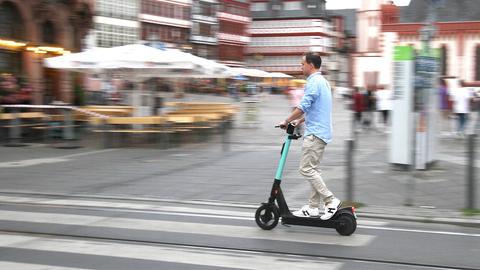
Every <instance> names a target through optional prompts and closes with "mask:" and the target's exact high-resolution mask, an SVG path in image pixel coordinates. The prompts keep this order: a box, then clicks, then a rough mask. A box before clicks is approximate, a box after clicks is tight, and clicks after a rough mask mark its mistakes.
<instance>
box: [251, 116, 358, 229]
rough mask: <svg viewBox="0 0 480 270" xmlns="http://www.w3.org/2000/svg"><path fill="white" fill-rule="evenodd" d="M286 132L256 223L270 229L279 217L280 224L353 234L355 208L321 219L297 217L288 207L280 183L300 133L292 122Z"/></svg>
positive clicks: (340, 210) (355, 225)
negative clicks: (292, 147) (328, 229)
mask: <svg viewBox="0 0 480 270" xmlns="http://www.w3.org/2000/svg"><path fill="white" fill-rule="evenodd" d="M277 127H278V126H277ZM286 132H287V136H286V137H285V142H284V143H283V146H282V151H281V158H280V161H279V164H278V168H277V172H276V175H275V180H274V182H273V187H272V191H271V192H270V197H269V199H268V202H266V203H262V205H261V206H260V207H259V208H258V209H257V211H256V212H255V221H256V223H257V225H258V226H259V227H260V228H262V229H264V230H271V229H273V228H275V227H276V226H277V224H278V221H279V219H280V218H282V221H281V222H282V224H283V225H287V226H288V225H301V226H313V227H324V228H335V230H336V231H337V232H338V233H339V234H341V235H347V236H348V235H351V234H353V233H354V232H355V230H356V228H357V217H356V214H355V208H354V207H352V206H348V207H344V208H340V209H338V211H337V212H336V213H335V214H334V215H333V216H332V217H331V218H330V219H328V220H322V219H320V217H297V216H294V215H293V214H292V213H291V212H290V210H289V209H288V205H287V202H286V201H285V198H284V197H283V192H282V189H281V187H280V183H281V182H282V173H283V168H284V166H285V162H286V160H287V155H288V150H289V149H290V144H291V141H292V140H297V139H299V138H300V137H301V135H300V134H294V132H295V126H294V125H292V124H288V126H287V128H286Z"/></svg>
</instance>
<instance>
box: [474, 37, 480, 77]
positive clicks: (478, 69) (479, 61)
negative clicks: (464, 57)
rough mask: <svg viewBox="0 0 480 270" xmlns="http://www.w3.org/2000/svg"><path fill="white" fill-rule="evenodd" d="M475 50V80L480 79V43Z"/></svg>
mask: <svg viewBox="0 0 480 270" xmlns="http://www.w3.org/2000/svg"><path fill="white" fill-rule="evenodd" d="M475 51H476V52H475V81H480V45H477V47H476V49H475Z"/></svg>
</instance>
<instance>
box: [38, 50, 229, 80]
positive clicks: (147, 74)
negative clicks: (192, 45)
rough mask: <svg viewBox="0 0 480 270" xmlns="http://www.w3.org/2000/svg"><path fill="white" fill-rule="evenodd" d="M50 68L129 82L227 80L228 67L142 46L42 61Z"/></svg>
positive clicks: (182, 54)
mask: <svg viewBox="0 0 480 270" xmlns="http://www.w3.org/2000/svg"><path fill="white" fill-rule="evenodd" d="M44 65H45V66H46V67H49V68H56V69H64V70H70V71H76V72H83V73H108V74H119V75H125V76H128V77H129V78H130V79H132V80H143V79H146V78H151V77H170V78H172V77H211V78H214V77H228V76H229V75H230V73H227V71H228V69H229V68H228V67H227V66H225V65H222V64H219V63H216V62H215V61H212V60H208V59H205V58H201V57H198V56H195V55H192V54H189V53H185V52H182V51H179V50H175V49H163V50H161V49H156V48H153V47H150V46H145V45H142V44H131V45H125V46H119V47H113V48H96V49H91V50H88V51H85V52H80V53H73V54H69V55H63V56H58V57H52V58H46V59H44Z"/></svg>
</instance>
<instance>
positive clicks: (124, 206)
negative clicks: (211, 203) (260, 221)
mask: <svg viewBox="0 0 480 270" xmlns="http://www.w3.org/2000/svg"><path fill="white" fill-rule="evenodd" d="M0 202H13V203H29V204H42V205H52V206H76V207H78V206H81V207H103V208H109V211H114V210H115V209H118V210H119V211H120V212H126V211H128V210H134V211H135V212H143V213H151V214H162V215H177V216H191V217H210V218H220V219H236V220H254V215H255V211H250V212H245V211H229V210H218V209H207V208H195V207H181V206H161V205H156V204H148V203H125V202H108V201H100V200H76V199H45V198H33V197H26V196H25V197H22V196H2V195H0ZM357 223H358V224H362V225H369V226H384V225H387V224H388V222H385V221H373V220H363V219H361V220H357Z"/></svg>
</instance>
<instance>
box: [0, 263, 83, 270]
mask: <svg viewBox="0 0 480 270" xmlns="http://www.w3.org/2000/svg"><path fill="white" fill-rule="evenodd" d="M0 269H7V270H86V269H84V268H76V267H75V268H74V267H65V266H53V265H45V264H34V263H19V262H2V261H0Z"/></svg>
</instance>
